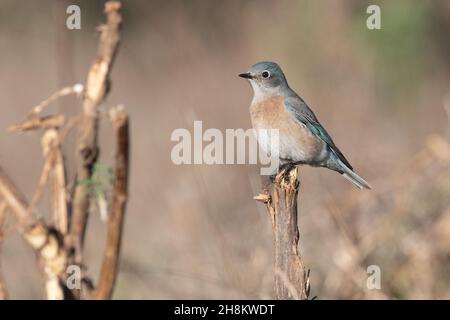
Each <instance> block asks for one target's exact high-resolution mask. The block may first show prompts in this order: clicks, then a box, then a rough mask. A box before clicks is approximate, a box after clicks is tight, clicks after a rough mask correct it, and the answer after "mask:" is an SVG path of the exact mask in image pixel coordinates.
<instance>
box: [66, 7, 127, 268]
mask: <svg viewBox="0 0 450 320" xmlns="http://www.w3.org/2000/svg"><path fill="white" fill-rule="evenodd" d="M120 8H121V3H120V2H119V1H108V2H106V3H105V14H106V23H105V24H104V25H102V26H101V27H100V28H99V30H100V43H99V47H98V53H97V59H96V60H95V62H94V64H93V65H92V67H91V69H90V71H89V74H88V77H87V81H86V87H85V96H84V100H83V116H82V120H81V124H80V126H79V131H78V142H77V162H78V164H77V185H76V186H75V191H74V196H73V201H72V219H71V228H70V238H71V241H70V242H71V247H72V249H73V250H74V253H75V255H74V261H73V262H74V263H75V264H79V265H80V264H81V263H82V247H83V240H84V235H85V230H86V225H87V219H88V214H89V194H88V186H87V184H86V183H83V182H85V181H88V180H89V179H90V178H91V176H92V168H93V165H94V163H95V161H96V159H97V157H98V145H97V136H98V108H99V106H100V104H101V103H102V102H103V100H104V98H105V96H106V94H107V93H108V89H109V86H110V84H109V83H110V79H109V76H110V72H111V68H112V65H113V61H114V57H115V55H116V52H117V48H118V45H119V42H120V27H121V23H122V16H121V14H120Z"/></svg>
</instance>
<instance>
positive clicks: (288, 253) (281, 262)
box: [255, 168, 309, 299]
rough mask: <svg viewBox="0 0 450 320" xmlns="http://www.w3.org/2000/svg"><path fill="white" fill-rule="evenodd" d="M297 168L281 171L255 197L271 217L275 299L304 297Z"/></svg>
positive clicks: (305, 282)
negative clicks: (270, 186)
mask: <svg viewBox="0 0 450 320" xmlns="http://www.w3.org/2000/svg"><path fill="white" fill-rule="evenodd" d="M298 191H299V181H298V171H297V168H294V169H291V170H289V171H287V172H286V171H281V172H280V173H279V174H278V175H277V176H276V178H275V181H274V183H273V185H272V188H271V190H270V191H269V193H268V194H267V193H264V194H261V195H259V196H257V197H255V200H258V201H261V202H264V203H265V204H266V206H267V210H268V212H269V214H270V217H271V220H272V231H273V238H274V247H275V298H276V299H308V296H309V273H308V272H307V271H306V270H305V267H304V264H303V261H302V258H301V256H300V254H299V252H298V242H299V229H298V225H297V221H298V217H297V196H298Z"/></svg>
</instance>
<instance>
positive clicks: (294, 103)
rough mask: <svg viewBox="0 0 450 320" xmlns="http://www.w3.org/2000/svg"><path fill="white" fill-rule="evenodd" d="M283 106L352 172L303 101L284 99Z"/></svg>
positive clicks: (296, 98)
mask: <svg viewBox="0 0 450 320" xmlns="http://www.w3.org/2000/svg"><path fill="white" fill-rule="evenodd" d="M284 106H285V107H286V109H287V110H288V111H289V112H290V113H291V115H292V116H293V117H294V118H295V119H296V120H297V121H300V122H301V123H303V124H304V125H306V127H307V128H308V129H309V130H310V131H311V132H312V133H314V134H315V135H316V136H318V137H319V138H320V139H322V140H323V141H324V142H325V143H326V144H327V145H328V147H329V148H330V149H331V151H333V152H334V153H335V154H336V156H338V158H339V159H340V160H341V161H342V162H343V163H344V164H345V165H346V166H347V167H348V168H349V169H350V170H353V168H352V166H351V165H350V163H349V162H348V161H347V159H345V157H344V155H343V154H342V152H341V151H340V150H339V148H338V147H337V146H336V145H335V144H334V142H333V140H332V139H331V137H330V135H329V134H328V132H327V131H326V130H325V128H324V127H322V125H321V124H320V123H319V120H317V118H316V116H315V115H314V113H313V112H312V110H311V109H310V108H309V107H308V105H307V104H306V103H305V101H303V100H302V99H301V98H300V97H288V98H286V99H284Z"/></svg>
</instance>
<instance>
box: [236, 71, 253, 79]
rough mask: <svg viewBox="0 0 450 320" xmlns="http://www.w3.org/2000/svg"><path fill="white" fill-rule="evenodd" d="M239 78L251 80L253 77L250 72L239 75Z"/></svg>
mask: <svg viewBox="0 0 450 320" xmlns="http://www.w3.org/2000/svg"><path fill="white" fill-rule="evenodd" d="M239 77H241V78H245V79H253V78H254V77H255V76H254V75H253V74H252V73H250V72H246V73H241V74H239Z"/></svg>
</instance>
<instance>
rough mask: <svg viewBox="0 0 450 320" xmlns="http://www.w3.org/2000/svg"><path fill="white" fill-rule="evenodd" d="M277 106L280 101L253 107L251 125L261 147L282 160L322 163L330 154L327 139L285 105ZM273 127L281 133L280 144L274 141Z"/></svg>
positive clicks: (279, 134)
mask: <svg viewBox="0 0 450 320" xmlns="http://www.w3.org/2000/svg"><path fill="white" fill-rule="evenodd" d="M276 105H280V104H279V103H274V104H272V105H271V108H270V109H269V110H267V103H266V104H265V105H263V106H258V105H255V106H252V108H251V118H252V125H253V128H254V129H255V130H256V132H257V139H258V143H259V145H260V147H261V149H263V150H264V151H265V152H266V153H270V154H271V155H272V156H274V155H278V157H279V158H280V159H281V160H282V162H283V161H289V162H291V161H292V162H301V163H306V164H313V165H315V164H316V165H318V164H320V163H321V162H322V161H323V160H324V159H325V158H326V156H327V148H326V144H325V142H324V141H323V140H321V139H320V138H319V137H317V136H316V135H314V134H313V133H312V132H311V131H310V130H309V129H308V128H307V127H306V126H305V125H303V124H302V123H299V122H298V121H296V120H295V119H293V118H292V117H291V116H290V115H289V113H288V112H287V111H286V110H285V109H284V107H282V108H278V110H277V108H276ZM267 111H269V112H267ZM274 129H275V130H276V131H277V132H278V143H274V139H273V132H275V131H273V130H274ZM267 132H270V134H267Z"/></svg>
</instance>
